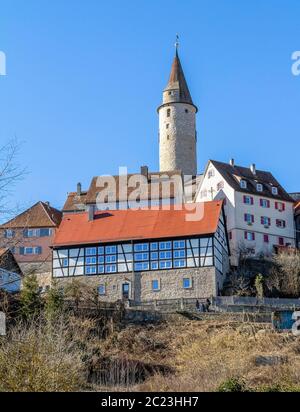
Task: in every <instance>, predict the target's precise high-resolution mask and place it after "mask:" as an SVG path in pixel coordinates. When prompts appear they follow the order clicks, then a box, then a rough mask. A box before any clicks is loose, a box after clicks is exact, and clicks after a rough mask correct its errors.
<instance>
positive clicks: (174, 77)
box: [165, 47, 194, 105]
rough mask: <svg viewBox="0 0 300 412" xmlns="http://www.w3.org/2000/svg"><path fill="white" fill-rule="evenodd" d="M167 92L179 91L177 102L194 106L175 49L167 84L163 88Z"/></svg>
mask: <svg viewBox="0 0 300 412" xmlns="http://www.w3.org/2000/svg"><path fill="white" fill-rule="evenodd" d="M169 90H179V101H180V102H181V103H189V104H192V105H194V103H193V100H192V97H191V94H190V91H189V88H188V85H187V82H186V80H185V76H184V73H183V69H182V66H181V62H180V58H179V55H178V49H177V47H176V54H175V58H174V61H173V64H172V69H171V74H170V78H169V82H168V84H167V87H166V88H165V91H169Z"/></svg>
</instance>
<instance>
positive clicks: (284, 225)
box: [282, 220, 286, 228]
mask: <svg viewBox="0 0 300 412" xmlns="http://www.w3.org/2000/svg"><path fill="white" fill-rule="evenodd" d="M282 222H283V227H284V228H285V227H286V221H285V220H283V221H282Z"/></svg>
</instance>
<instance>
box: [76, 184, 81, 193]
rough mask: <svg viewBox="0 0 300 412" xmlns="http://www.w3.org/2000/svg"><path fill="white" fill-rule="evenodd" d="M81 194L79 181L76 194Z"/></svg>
mask: <svg viewBox="0 0 300 412" xmlns="http://www.w3.org/2000/svg"><path fill="white" fill-rule="evenodd" d="M80 195H81V183H77V196H80Z"/></svg>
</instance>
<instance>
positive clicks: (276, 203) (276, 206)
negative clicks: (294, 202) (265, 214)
mask: <svg viewBox="0 0 300 412" xmlns="http://www.w3.org/2000/svg"><path fill="white" fill-rule="evenodd" d="M275 209H277V210H278V202H275Z"/></svg>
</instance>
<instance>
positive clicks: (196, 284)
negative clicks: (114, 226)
mask: <svg viewBox="0 0 300 412" xmlns="http://www.w3.org/2000/svg"><path fill="white" fill-rule="evenodd" d="M184 278H190V279H191V288H189V289H184V288H183V279H184ZM224 278H225V276H222V275H221V274H220V273H219V272H218V271H217V270H216V269H215V267H206V268H190V269H178V270H166V271H156V272H139V273H126V274H120V273H119V274H111V275H97V276H81V277H72V278H58V279H57V281H58V282H59V283H60V284H61V285H65V284H67V283H68V282H72V281H73V280H74V279H77V280H78V281H81V282H84V283H86V284H87V285H89V286H91V287H93V288H97V287H98V286H100V285H105V295H102V296H99V299H100V300H101V301H105V302H115V301H117V300H120V299H122V285H123V284H124V283H128V284H129V285H130V291H129V299H131V300H134V301H136V302H146V301H151V300H164V299H180V298H199V299H200V298H208V297H211V296H216V295H218V292H219V290H220V289H221V288H222V286H223V282H224V280H225V279H224ZM153 280H157V281H159V284H160V289H159V290H158V291H153V290H152V281H153Z"/></svg>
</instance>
